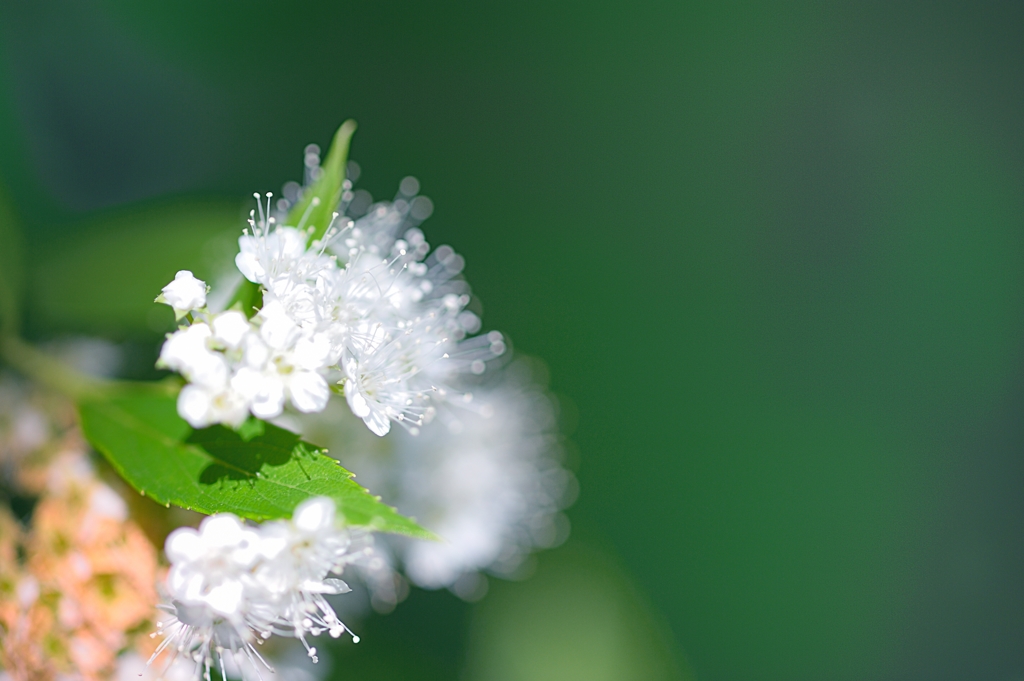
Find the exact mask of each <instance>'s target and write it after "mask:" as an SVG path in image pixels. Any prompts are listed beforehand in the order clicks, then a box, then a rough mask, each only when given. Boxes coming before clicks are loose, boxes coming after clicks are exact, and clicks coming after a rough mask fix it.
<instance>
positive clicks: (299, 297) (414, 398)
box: [157, 178, 505, 436]
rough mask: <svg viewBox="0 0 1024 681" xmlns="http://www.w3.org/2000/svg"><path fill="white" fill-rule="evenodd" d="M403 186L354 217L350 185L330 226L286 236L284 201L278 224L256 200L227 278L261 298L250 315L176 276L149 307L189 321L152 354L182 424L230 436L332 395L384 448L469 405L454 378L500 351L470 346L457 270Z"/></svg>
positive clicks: (311, 409)
mask: <svg viewBox="0 0 1024 681" xmlns="http://www.w3.org/2000/svg"><path fill="white" fill-rule="evenodd" d="M409 180H411V178H407V180H406V181H403V183H402V191H400V192H399V194H398V196H397V197H396V199H395V200H394V201H391V202H381V203H378V204H375V205H372V206H370V207H369V210H368V211H367V212H366V213H364V214H362V215H359V216H358V217H351V216H349V215H347V214H346V212H347V211H353V212H354V210H355V209H354V208H353V198H354V197H355V196H356V193H354V192H352V191H351V183H349V182H348V181H346V182H345V185H344V191H343V192H342V195H341V201H340V203H339V205H338V211H337V212H335V213H334V214H333V219H332V223H331V225H330V226H325V225H318V226H317V225H307V224H306V221H307V217H308V215H309V214H310V211H309V210H307V211H306V212H305V215H303V216H300V217H299V218H298V219H296V220H294V222H295V223H296V224H294V225H288V224H284V223H285V222H287V221H288V220H289V217H288V215H289V213H288V212H287V208H288V206H289V205H290V204H289V201H288V200H287V199H282V200H280V201H279V202H278V209H277V210H276V214H273V213H274V212H275V211H274V210H272V205H271V202H270V195H269V194H268V195H267V197H266V205H264V204H263V203H261V202H260V201H261V199H260V197H259V196H258V195H257V201H258V205H259V210H258V213H257V211H252V212H251V214H250V219H249V228H248V229H247V230H245V233H244V234H243V235H242V236H241V237H240V238H239V240H238V244H239V253H238V255H237V256H236V258H235V265H236V267H237V268H238V270H239V272H241V274H242V275H243V276H244V277H245V279H246V280H248V281H249V282H252V283H253V284H257V285H258V286H259V287H260V291H261V292H262V303H261V306H260V307H259V309H258V310H244V309H228V310H214V309H211V308H213V307H215V306H214V305H208V298H207V293H208V289H207V286H206V284H205V283H204V282H202V281H200V280H198V279H196V278H195V277H194V276H193V275H192V273H191V272H188V271H181V272H178V274H177V276H176V277H175V279H174V281H172V282H171V283H170V284H168V285H167V286H166V287H165V288H164V289H163V292H162V294H161V296H160V297H159V298H157V301H158V302H164V303H167V304H168V305H170V306H171V307H173V308H174V310H175V313H176V316H177V317H178V318H179V320H182V319H184V320H186V321H188V322H189V323H188V324H186V325H185V326H183V327H182V328H180V329H179V330H178V331H177V332H175V333H174V334H172V335H171V336H170V337H169V338H168V340H167V342H166V343H165V344H164V346H163V349H162V351H161V354H160V363H161V365H162V366H164V367H166V368H169V369H173V370H176V371H178V372H180V373H181V374H182V375H183V376H184V377H185V378H186V379H187V380H188V382H189V384H188V385H187V386H186V387H185V388H184V389H183V390H182V392H181V394H180V396H179V400H178V411H179V413H180V414H181V416H182V418H184V419H185V420H187V421H188V422H189V423H190V424H192V425H193V426H195V427H204V426H207V425H211V424H214V423H225V424H228V425H232V426H237V425H239V424H240V423H241V422H242V421H244V420H245V418H246V417H247V416H248V415H249V414H250V413H251V414H253V415H254V416H256V417H259V418H263V419H269V418H274V417H276V416H279V415H280V414H281V413H282V411H283V410H284V408H285V406H286V404H290V405H291V406H292V407H294V408H295V409H296V410H298V411H299V412H303V413H315V412H320V411H323V409H324V408H325V407H326V405H327V402H328V400H329V398H330V394H331V384H332V383H333V384H334V385H335V386H336V389H337V390H339V391H343V392H344V395H345V398H346V400H347V402H348V405H349V407H350V409H351V410H352V412H353V413H354V414H355V415H356V416H358V417H359V418H361V419H362V420H363V422H364V423H365V424H366V426H367V427H368V428H369V429H370V430H371V431H372V432H373V433H375V434H376V435H379V436H383V435H385V434H387V433H388V431H389V430H390V428H391V424H392V423H399V424H401V425H403V426H405V427H406V429H407V430H408V431H409V432H410V433H413V434H415V433H416V432H418V431H419V429H420V428H421V427H422V426H423V425H424V424H426V423H427V422H429V421H430V420H432V419H433V417H434V416H435V414H436V413H437V410H438V408H439V406H441V405H442V404H444V403H457V404H468V403H470V402H471V401H472V394H471V393H468V392H462V391H460V390H458V389H457V387H455V386H457V384H458V382H459V377H460V376H464V375H476V374H481V373H483V372H484V371H485V368H486V365H487V362H488V361H489V360H491V359H493V358H494V357H497V356H498V355H500V354H502V353H503V352H504V350H505V343H504V339H503V338H502V336H501V334H499V333H497V332H490V333H488V334H483V335H479V336H473V335H472V334H475V333H477V332H478V331H479V330H480V319H479V317H477V315H476V314H474V313H473V312H471V311H469V310H468V309H467V305H468V304H469V302H470V295H469V290H468V287H467V286H466V284H465V281H464V280H463V279H462V278H461V276H460V275H461V271H462V268H463V265H464V261H463V259H462V257H461V256H459V255H457V254H456V253H455V252H454V251H453V250H452V249H451V248H450V247H447V246H441V247H439V248H437V249H434V250H433V251H431V249H430V246H429V244H428V243H427V241H426V239H425V237H424V235H423V232H422V231H421V230H420V229H419V223H420V222H421V221H422V220H423V219H424V218H425V217H427V216H428V215H429V213H430V203H429V200H427V199H425V198H424V197H420V196H415V194H416V192H417V191H418V183H416V182H415V180H412V181H411V182H410V181H409ZM316 205H318V202H317V200H316V199H314V200H313V201H312V202H311V203H310V208H312V207H314V206H316ZM325 227H326V229H324V228H325ZM318 234H323V236H322V237H317V235H318ZM213 299H214V296H212V295H211V296H210V300H213ZM252 312H255V314H250V313H252Z"/></svg>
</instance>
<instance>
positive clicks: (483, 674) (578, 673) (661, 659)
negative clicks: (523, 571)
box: [466, 542, 694, 681]
mask: <svg viewBox="0 0 1024 681" xmlns="http://www.w3.org/2000/svg"><path fill="white" fill-rule="evenodd" d="M539 562H540V565H541V569H540V571H539V572H538V573H537V574H536V575H535V576H534V577H533V578H531V579H529V580H527V581H525V582H522V583H514V582H513V583H503V582H496V583H494V586H493V588H492V592H491V593H490V594H489V595H488V597H487V599H486V600H485V601H484V602H483V603H482V604H481V605H480V607H479V609H478V611H477V613H476V615H475V616H474V619H473V623H472V626H471V635H470V636H471V639H470V640H471V645H472V647H471V650H472V653H471V655H470V659H469V661H468V668H467V674H466V679H467V681H677V680H678V681H682V680H683V679H687V680H688V679H693V678H694V677H693V675H692V673H691V672H690V671H689V670H688V669H681V668H680V667H679V664H680V662H679V661H678V660H676V659H674V657H673V654H672V651H671V646H670V644H669V638H668V632H667V631H666V630H665V625H664V623H663V622H662V621H660V620H659V619H658V618H657V616H655V615H654V614H653V613H652V612H651V610H650V609H649V606H648V605H647V604H646V603H645V602H644V600H643V598H641V597H640V596H639V595H638V594H637V592H636V591H635V589H634V587H633V585H632V584H630V583H629V580H628V579H627V578H626V577H625V576H624V575H623V574H622V573H621V572H620V571H619V569H618V568H617V567H616V566H615V565H614V563H613V562H612V561H610V560H609V559H608V558H607V556H605V555H603V554H601V553H600V552H598V551H596V550H594V549H588V548H586V546H585V545H580V544H578V543H572V542H570V544H569V545H568V546H567V547H566V548H564V549H561V550H558V551H555V552H553V553H551V554H548V555H544V556H541V558H540V561H539Z"/></svg>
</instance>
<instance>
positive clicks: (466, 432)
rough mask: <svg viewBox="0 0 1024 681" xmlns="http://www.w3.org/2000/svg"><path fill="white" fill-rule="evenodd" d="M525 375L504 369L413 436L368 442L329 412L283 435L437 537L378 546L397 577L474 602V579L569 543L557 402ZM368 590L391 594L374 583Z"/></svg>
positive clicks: (478, 584) (518, 364)
mask: <svg viewBox="0 0 1024 681" xmlns="http://www.w3.org/2000/svg"><path fill="white" fill-rule="evenodd" d="M532 375H533V370H532V369H531V367H530V365H529V364H528V363H527V361H526V360H517V361H515V362H512V363H510V364H509V365H508V366H506V367H504V368H503V369H502V370H500V371H499V372H497V373H496V374H495V375H494V376H493V377H491V378H490V379H489V380H486V381H484V382H483V383H481V384H480V385H478V386H477V387H476V389H475V390H473V391H472V393H463V394H464V395H471V397H472V399H471V400H465V399H463V400H460V401H459V403H458V405H452V406H449V407H447V408H445V409H443V410H440V411H438V413H437V415H436V418H435V419H434V420H433V422H432V423H430V424H429V425H425V426H424V427H422V428H421V429H420V433H419V435H417V436H413V435H412V434H411V433H410V432H409V431H407V430H404V429H397V430H396V431H395V432H393V433H391V434H389V435H388V436H387V437H386V438H383V439H381V440H377V441H375V440H372V439H368V438H366V437H364V436H363V435H361V433H360V430H359V429H358V428H356V427H355V426H354V424H353V422H352V419H351V418H348V419H346V418H345V415H344V413H343V412H342V411H339V410H338V409H336V408H334V409H328V410H327V411H325V412H324V413H322V414H317V415H311V416H305V417H302V418H300V419H297V420H295V421H292V422H290V425H291V426H293V427H298V428H300V429H301V430H302V432H303V433H304V435H305V436H306V438H307V439H310V440H312V441H314V442H318V443H323V444H325V445H327V446H328V448H329V451H331V452H336V453H340V457H341V461H342V464H343V465H345V466H346V468H349V469H350V470H353V471H355V472H356V473H357V474H358V476H359V481H360V482H361V483H362V484H364V485H366V486H368V487H369V488H370V489H372V490H374V491H375V492H377V493H379V494H382V495H383V497H384V500H385V501H386V502H387V503H389V504H391V505H394V506H396V507H397V508H398V510H399V512H401V513H402V514H404V515H408V516H411V517H414V518H416V519H417V521H418V522H419V523H420V524H421V525H423V526H424V527H426V528H427V529H429V530H431V531H433V532H434V533H436V534H438V535H439V536H440V537H441V539H442V541H440V542H427V541H420V540H412V539H406V538H399V537H388V538H386V539H385V542H386V543H387V546H388V547H389V549H390V553H391V555H392V564H393V567H394V568H395V569H401V570H403V572H404V574H405V576H406V577H407V578H408V579H409V580H410V581H412V582H413V583H414V584H417V585H418V586H421V587H425V588H431V589H433V588H440V587H447V588H450V589H452V590H453V591H454V592H456V593H457V594H458V595H460V596H461V597H464V598H467V599H470V600H472V599H474V598H476V597H478V596H479V595H481V593H482V591H481V589H482V588H484V587H485V582H484V581H483V579H482V577H481V575H480V573H490V574H495V575H499V576H513V575H515V574H517V571H519V570H520V569H521V568H522V566H523V564H524V562H525V561H526V559H527V558H528V557H529V555H530V554H531V552H533V551H534V550H535V549H538V548H544V547H549V546H553V545H556V544H558V543H559V542H560V541H563V540H564V539H565V538H566V536H567V534H568V520H567V519H566V518H565V516H564V515H563V514H561V513H560V511H561V509H563V508H565V506H567V505H568V504H569V503H571V501H572V500H573V496H574V495H575V489H576V481H575V478H574V477H573V475H572V473H570V472H569V471H567V470H566V469H565V467H564V466H563V464H562V454H563V452H562V443H561V438H560V436H559V433H558V428H557V423H556V413H555V404H554V402H553V399H552V398H551V397H550V396H549V395H548V394H547V393H546V392H545V391H544V389H543V388H542V387H540V386H539V385H538V384H537V383H536V382H535V381H534V379H533V377H532ZM353 411H356V410H355V409H353ZM356 415H357V416H359V414H358V412H356ZM368 581H370V582H371V583H370V584H369V586H370V587H371V589H374V588H375V586H374V583H373V582H374V581H376V582H379V583H382V584H383V585H384V586H385V587H388V584H387V580H380V579H379V576H377V577H374V580H368ZM375 591H376V593H375V594H374V595H375V596H376V597H377V598H378V599H383V600H385V601H386V600H387V599H388V596H387V594H385V593H383V592H381V591H380V590H375ZM393 597H394V596H391V598H393ZM383 605H384V607H385V609H386V608H387V607H388V604H387V603H384V604H383ZM391 605H393V603H392V604H391Z"/></svg>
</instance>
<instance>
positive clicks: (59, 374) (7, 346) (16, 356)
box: [0, 334, 179, 400]
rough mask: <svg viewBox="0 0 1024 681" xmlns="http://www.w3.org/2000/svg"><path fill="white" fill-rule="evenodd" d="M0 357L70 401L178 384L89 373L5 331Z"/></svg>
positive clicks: (0, 341) (163, 389)
mask: <svg viewBox="0 0 1024 681" xmlns="http://www.w3.org/2000/svg"><path fill="white" fill-rule="evenodd" d="M0 357H3V359H4V360H5V361H6V362H7V363H8V364H9V365H11V366H12V367H13V368H15V369H17V370H18V371H19V372H21V373H23V374H25V375H26V376H28V377H29V378H32V379H34V380H36V381H38V382H39V383H41V384H42V385H44V386H46V387H47V388H50V389H51V390H54V391H56V392H59V393H62V394H64V395H66V396H68V397H70V398H72V399H74V400H80V399H83V398H89V397H92V398H96V397H110V396H113V395H114V394H116V393H118V392H121V391H122V390H124V389H126V388H132V387H134V388H137V387H139V386H147V387H149V388H152V389H153V390H154V391H157V392H166V393H168V394H174V393H176V392H177V390H178V387H179V383H178V381H177V380H176V379H174V378H171V379H168V380H164V381H159V382H156V383H138V382H134V381H115V380H110V379H106V378H96V377H94V376H89V375H87V374H83V373H82V372H80V371H78V370H77V369H74V368H72V367H70V366H68V365H67V364H65V363H64V362H62V361H60V360H59V359H57V358H55V357H52V356H51V355H48V354H46V353H45V352H42V351H41V350H39V349H37V348H35V347H33V346H32V345H29V344H28V343H26V342H25V341H23V340H21V339H20V338H18V337H17V336H11V335H6V334H4V335H0Z"/></svg>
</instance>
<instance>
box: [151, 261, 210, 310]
mask: <svg viewBox="0 0 1024 681" xmlns="http://www.w3.org/2000/svg"><path fill="white" fill-rule="evenodd" d="M156 302H158V303H166V304H168V305H170V306H171V307H172V308H174V315H175V317H177V318H178V319H181V318H182V317H184V316H185V315H186V314H188V313H189V312H192V311H193V310H198V309H199V308H201V307H205V306H206V282H204V281H201V280H199V279H196V278H195V276H193V274H192V273H191V272H189V271H188V270H181V271H179V272H178V273H177V274H175V275H174V281H172V282H171V283H170V284H168V285H167V286H164V287H163V289H162V291H161V294H160V296H159V297H158V298H157V299H156Z"/></svg>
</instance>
